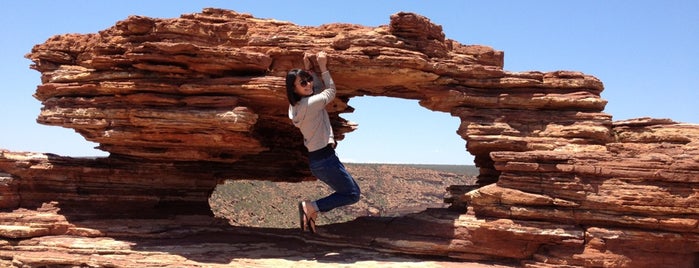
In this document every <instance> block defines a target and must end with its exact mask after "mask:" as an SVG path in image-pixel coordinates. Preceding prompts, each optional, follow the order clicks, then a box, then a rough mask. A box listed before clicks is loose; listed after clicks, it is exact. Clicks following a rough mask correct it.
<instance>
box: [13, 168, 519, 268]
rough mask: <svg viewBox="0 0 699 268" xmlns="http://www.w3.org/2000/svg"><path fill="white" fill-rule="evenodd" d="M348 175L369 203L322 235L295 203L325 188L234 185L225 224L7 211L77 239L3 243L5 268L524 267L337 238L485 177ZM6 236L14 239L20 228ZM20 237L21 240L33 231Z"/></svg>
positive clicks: (225, 195) (222, 199)
mask: <svg viewBox="0 0 699 268" xmlns="http://www.w3.org/2000/svg"><path fill="white" fill-rule="evenodd" d="M347 169H348V171H349V172H351V173H352V174H353V176H354V177H355V178H356V180H357V181H358V183H359V184H360V187H362V189H363V194H362V200H361V201H360V202H359V203H357V204H355V205H353V206H350V207H345V208H342V209H338V210H337V211H333V212H331V213H327V214H324V215H323V216H322V217H321V218H320V222H319V224H320V226H319V233H318V234H316V235H313V234H310V233H302V232H300V231H299V230H298V227H297V222H296V220H297V214H296V208H295V205H296V201H297V200H299V199H300V198H305V197H314V196H320V195H322V194H324V193H327V192H328V190H327V188H326V187H325V186H324V185H323V184H322V183H321V182H317V181H312V182H303V183H272V182H263V181H229V182H226V183H225V184H222V185H220V186H219V187H218V188H217V189H216V191H215V192H214V194H213V195H212V198H211V201H210V202H211V205H212V210H213V211H214V213H215V214H216V215H217V217H218V218H219V219H220V220H215V221H212V220H211V218H208V217H203V216H202V217H178V218H172V219H163V220H124V221H123V222H121V224H115V222H114V221H113V220H112V221H104V222H102V221H93V220H84V221H75V222H72V223H68V222H66V218H65V217H63V216H62V215H60V210H59V209H57V208H55V207H54V206H55V205H57V204H47V205H45V206H44V207H42V208H39V209H37V210H36V211H33V210H26V209H19V210H16V211H13V212H12V213H2V215H0V218H6V217H7V218H8V219H5V221H10V219H9V217H22V218H36V219H44V220H45V221H47V222H58V223H63V224H65V225H67V226H73V227H69V228H73V230H74V231H71V232H74V233H75V234H76V235H52V236H37V237H35V238H31V239H26V240H21V239H18V240H3V241H2V242H1V243H0V244H1V245H0V267H473V268H480V267H491V268H492V267H495V268H497V267H500V268H506V267H514V266H515V263H513V262H507V261H505V262H493V261H483V262H472V261H463V260H457V259H450V258H445V257H434V256H432V257H430V256H425V255H408V254H404V253H398V252H391V251H387V250H385V249H383V250H381V249H377V248H372V247H371V246H366V245H365V246H358V245H357V244H353V243H344V244H343V243H341V242H338V241H337V240H336V239H332V237H333V236H334V235H335V234H334V232H335V229H338V228H340V229H341V228H346V227H343V225H342V223H343V222H346V221H348V220H352V219H355V218H357V217H361V218H363V220H362V221H361V222H363V224H364V225H363V226H375V227H378V228H381V227H382V226H384V225H383V223H382V221H386V220H387V219H390V218H391V217H392V216H399V215H407V214H410V213H412V212H418V211H423V210H424V209H425V208H427V207H438V208H439V207H444V206H445V205H444V203H443V202H442V199H443V195H444V193H445V188H446V187H447V186H449V185H452V184H459V183H461V184H463V183H471V182H472V181H473V180H474V177H473V174H474V172H475V171H474V170H473V167H466V166H408V165H378V164H347ZM3 215H4V216H3ZM17 215H21V216H17ZM59 225H60V224H59ZM0 229H2V230H3V233H6V235H11V234H10V232H11V231H12V230H10V229H7V228H0ZM193 230H196V231H193ZM15 231H16V232H15V233H16V234H18V235H19V236H21V235H20V233H28V231H27V230H25V231H26V232H24V231H23V230H15ZM360 231H361V230H360ZM69 233H70V232H69ZM19 253H21V254H19Z"/></svg>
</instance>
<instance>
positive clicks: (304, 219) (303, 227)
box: [299, 201, 308, 232]
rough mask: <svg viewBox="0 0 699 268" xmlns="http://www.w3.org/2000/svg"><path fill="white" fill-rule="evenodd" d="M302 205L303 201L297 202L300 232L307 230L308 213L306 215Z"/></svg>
mask: <svg viewBox="0 0 699 268" xmlns="http://www.w3.org/2000/svg"><path fill="white" fill-rule="evenodd" d="M304 207H305V205H304V203H303V201H302V202H299V223H300V224H301V232H305V231H307V230H308V215H306V210H305V209H304Z"/></svg>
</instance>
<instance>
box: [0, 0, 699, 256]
mask: <svg viewBox="0 0 699 268" xmlns="http://www.w3.org/2000/svg"><path fill="white" fill-rule="evenodd" d="M318 50H324V51H326V52H327V53H328V55H329V63H328V66H329V68H330V69H331V71H332V72H333V78H334V80H335V83H336V85H337V87H338V98H337V99H336V100H335V102H334V103H333V104H332V105H330V106H328V110H329V112H330V114H331V120H332V121H333V127H334V130H335V133H336V136H337V137H339V138H342V137H343V136H344V135H345V134H346V133H348V132H350V131H352V130H353V129H355V128H356V125H355V124H353V123H351V122H347V121H346V120H344V119H342V118H341V117H340V116H339V115H340V114H341V113H345V112H351V111H352V108H351V107H350V106H349V105H348V102H349V101H350V99H351V98H352V97H356V96H364V95H371V96H389V97H396V98H407V99H416V100H419V101H420V104H421V105H422V106H423V107H425V108H427V109H430V110H433V111H441V112H449V113H451V114H452V115H453V116H456V117H459V118H460V119H461V125H460V126H455V129H457V128H458V131H457V133H458V134H459V135H460V136H461V137H462V138H463V139H464V140H466V141H467V150H468V151H469V152H470V153H471V154H473V155H474V156H475V162H476V163H475V164H476V165H477V166H479V168H480V176H479V183H478V184H479V185H478V187H480V188H478V189H476V190H471V189H472V187H471V188H469V187H465V188H464V187H459V186H454V187H451V188H450V189H452V190H453V191H454V192H453V196H451V197H450V198H449V202H451V203H452V204H453V207H454V208H461V211H457V212H454V211H447V210H441V209H440V210H427V211H425V212H422V213H417V214H412V215H409V216H405V217H399V218H390V219H381V218H379V219H376V218H360V219H358V220H356V221H353V222H350V223H345V224H341V225H328V226H323V227H322V228H321V234H320V235H319V236H317V237H312V238H308V239H310V240H314V241H319V242H320V243H339V242H342V243H344V244H345V245H352V246H355V247H358V248H373V249H376V250H382V251H391V252H402V253H410V254H420V255H430V256H449V257H452V258H456V259H466V260H515V261H521V265H523V266H527V267H570V266H572V267H576V266H595V267H598V266H600V267H692V266H694V265H696V264H697V262H698V261H699V246H698V245H699V235H698V230H699V229H698V221H699V210H697V208H698V207H699V186H698V184H699V151H698V150H697V146H698V145H699V126H697V125H690V124H681V123H676V122H672V121H671V120H660V119H649V118H645V119H636V120H628V121H623V122H612V118H611V115H608V114H605V113H604V112H603V110H604V106H605V105H606V101H605V100H603V99H601V98H600V93H601V92H602V90H603V85H602V82H601V81H599V80H598V79H597V78H595V77H593V76H590V75H586V74H583V73H580V72H574V71H555V72H547V73H544V72H508V71H506V70H503V68H502V67H503V57H504V56H503V53H502V52H501V51H497V50H494V49H492V48H489V47H486V46H481V45H463V44H460V43H458V42H456V41H453V40H449V39H448V38H446V37H445V36H444V34H443V32H442V29H441V26H439V25H435V24H433V23H431V22H430V21H429V19H427V18H425V17H422V16H419V15H416V14H411V13H398V14H394V15H392V16H391V18H390V23H389V24H388V25H385V26H379V27H367V26H361V25H351V24H341V23H333V24H327V25H322V26H319V27H305V26H298V25H295V24H293V23H290V22H283V21H277V20H270V19H258V18H254V17H253V16H251V15H247V14H239V13H235V12H232V11H227V10H220V9H205V10H204V11H203V12H202V13H197V14H186V15H182V16H181V17H180V18H175V19H156V18H147V17H140V16H132V17H129V18H127V19H125V20H123V21H120V22H117V23H116V25H115V26H113V27H110V28H108V29H105V30H103V31H101V32H99V33H95V34H84V35H77V34H66V35H60V36H54V37H52V38H50V39H49V40H47V41H46V42H45V43H43V44H40V45H37V46H35V47H34V48H33V49H32V52H31V53H29V54H28V55H27V57H28V58H30V59H31V60H32V61H33V62H34V65H33V66H32V68H34V69H36V70H37V71H39V72H41V74H42V81H41V82H42V83H41V85H39V87H38V88H37V91H36V94H35V97H36V98H37V99H38V100H40V101H41V102H42V104H43V105H44V107H43V108H42V111H41V114H40V115H39V117H38V119H37V120H38V122H39V123H42V124H47V125H55V126H62V127H68V128H72V129H75V130H76V132H78V133H80V134H81V135H83V136H84V137H85V138H86V139H87V140H90V141H93V142H97V143H99V144H100V145H99V148H100V149H102V150H105V151H108V152H110V156H109V157H107V158H99V159H76V158H70V157H61V156H55V155H50V154H32V153H18V152H8V151H2V152H0V153H1V155H0V183H1V184H0V193H2V198H0V207H2V208H4V211H3V212H1V213H0V237H2V240H0V253H2V254H1V255H0V260H2V261H4V262H6V263H11V264H13V265H17V266H21V265H28V266H41V265H51V264H57V265H63V264H67V265H82V264H75V262H74V260H73V259H71V258H78V259H79V258H81V254H82V255H87V254H92V255H90V256H95V255H94V254H97V255H96V256H95V257H94V262H90V263H88V264H86V265H95V266H100V265H102V266H106V265H116V266H120V265H128V263H116V264H114V263H111V262H110V260H108V259H110V258H117V259H119V257H114V256H113V255H112V254H113V253H114V252H115V251H114V250H115V249H114V247H112V246H108V247H105V248H100V247H97V246H95V244H100V243H102V242H103V241H108V240H109V239H110V238H112V237H127V239H134V237H139V236H140V234H142V233H144V232H145V233H147V234H150V233H151V232H150V231H144V232H129V231H124V232H119V231H118V230H119V228H118V227H119V226H123V224H124V222H123V221H124V220H127V219H128V220H132V221H133V220H135V219H138V220H140V223H141V224H142V226H141V227H139V228H147V227H144V226H154V227H153V228H155V229H158V228H165V229H167V230H172V229H177V230H182V232H186V233H190V234H200V233H207V232H211V229H209V228H208V227H205V225H202V224H199V223H201V222H200V221H197V222H198V224H192V225H184V226H183V225H178V224H179V223H181V221H177V219H179V218H181V217H194V216H192V215H199V216H196V217H203V218H206V219H211V218H210V214H211V212H210V210H209V209H208V205H207V198H208V195H209V194H210V193H211V191H212V190H213V188H214V187H215V186H216V185H217V184H218V183H220V182H221V181H222V180H225V179H258V180H272V181H291V182H294V181H301V180H306V179H312V178H311V177H310V174H309V173H308V171H307V167H306V159H305V149H304V148H303V145H302V144H301V143H300V141H301V140H302V139H301V137H300V134H299V133H298V131H297V130H296V129H294V127H293V125H292V124H291V123H290V122H289V119H288V118H287V106H288V104H287V101H286V97H285V92H284V80H283V76H284V74H285V72H286V71H287V70H288V69H291V68H298V67H301V66H302V57H303V53H304V52H306V51H318ZM359 123H361V122H359ZM445 131H453V130H445ZM398 135H399V134H398ZM340 146H342V145H340ZM459 189H461V190H463V191H459ZM464 189H468V190H464ZM47 204H50V205H47ZM466 208H467V209H466ZM26 213H28V214H26ZM24 215H30V216H24ZM173 217H174V218H173ZM178 217H179V218H178ZM126 226H129V225H126ZM163 226H165V227H163ZM168 226H169V227H168ZM115 228H116V230H117V231H114V230H115ZM126 228H127V229H128V228H131V227H126ZM134 228H135V227H134ZM216 228H220V227H216ZM367 230H368V231H367ZM122 231H123V230H122ZM360 231H361V232H360ZM274 232H275V230H268V233H274ZM154 233H159V234H162V235H163V236H162V237H159V238H162V239H168V238H172V237H173V236H172V235H173V233H172V232H170V231H162V232H159V231H154ZM59 237H64V238H65V237H67V238H69V239H73V240H71V241H72V242H70V243H73V244H72V245H75V244H74V243H78V244H80V243H83V244H88V245H92V246H88V248H91V250H87V251H75V250H73V251H70V252H71V253H70V254H68V255H61V256H62V257H57V258H49V257H46V258H43V257H42V256H37V255H36V254H35V253H33V252H34V251H33V250H35V249H37V248H40V249H41V250H43V251H47V252H59V253H60V252H63V251H61V250H59V249H65V248H66V246H64V245H63V244H61V243H58V242H55V241H54V239H58V238H59ZM88 237H89V238H96V237H100V239H97V240H92V239H87V238H88ZM105 239H106V240H105ZM42 241H43V242H42ZM39 244H40V245H42V246H37V247H25V245H39ZM117 244H119V243H117ZM74 247H75V246H70V247H68V248H74ZM116 247H117V248H119V247H120V246H119V245H116ZM100 249H102V250H100ZM127 250H130V248H129V249H127ZM145 250H147V249H145ZM8 252H10V253H8ZM75 252H82V253H79V254H76V253H75ZM129 254H130V253H129ZM201 254H205V255H207V254H208V255H217V253H216V252H215V250H214V251H213V252H208V253H201ZM208 255H207V256H208ZM120 256H122V257H123V255H120ZM134 256H141V257H142V255H134ZM83 257H84V256H83ZM139 258H140V257H139ZM71 260H73V261H71ZM165 263H167V261H165ZM154 265H155V264H154ZM162 266H165V265H162Z"/></svg>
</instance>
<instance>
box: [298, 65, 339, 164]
mask: <svg viewBox="0 0 699 268" xmlns="http://www.w3.org/2000/svg"><path fill="white" fill-rule="evenodd" d="M321 76H322V77H323V82H325V89H323V90H322V91H321V92H319V93H316V94H313V95H311V96H308V97H304V98H302V99H301V100H300V101H299V102H297V103H296V105H293V106H291V105H289V118H290V119H291V121H292V122H293V123H294V126H296V127H297V128H299V129H300V130H301V134H303V145H305V146H306V148H307V149H308V151H309V152H313V151H316V150H319V149H322V148H324V147H325V146H327V145H328V144H330V143H333V144H334V143H335V138H334V136H333V129H332V126H331V125H330V118H329V117H328V112H327V111H326V110H325V106H326V105H327V104H328V103H330V102H331V101H332V100H333V99H334V98H335V92H336V89H335V82H333V79H332V77H331V76H330V72H328V71H325V72H323V73H321Z"/></svg>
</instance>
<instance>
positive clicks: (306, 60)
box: [303, 52, 313, 70]
mask: <svg viewBox="0 0 699 268" xmlns="http://www.w3.org/2000/svg"><path fill="white" fill-rule="evenodd" d="M312 56H313V55H312V54H311V53H309V52H306V53H303V67H304V70H312V68H313V65H312V64H311V57H312Z"/></svg>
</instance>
